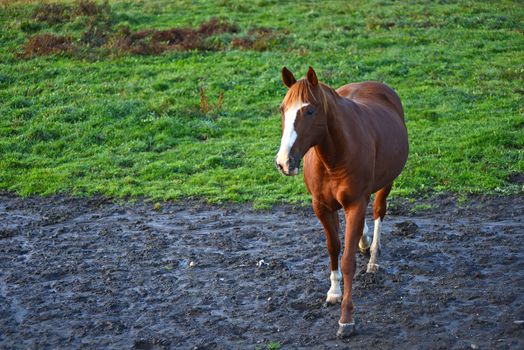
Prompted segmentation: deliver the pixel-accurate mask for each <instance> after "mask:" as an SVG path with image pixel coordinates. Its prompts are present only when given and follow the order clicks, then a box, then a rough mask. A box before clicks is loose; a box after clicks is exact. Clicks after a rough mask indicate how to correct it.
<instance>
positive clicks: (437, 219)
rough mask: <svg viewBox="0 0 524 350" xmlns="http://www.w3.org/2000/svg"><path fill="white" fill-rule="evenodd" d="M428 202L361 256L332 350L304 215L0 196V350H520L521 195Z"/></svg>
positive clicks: (323, 274)
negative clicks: (350, 304) (346, 330)
mask: <svg viewBox="0 0 524 350" xmlns="http://www.w3.org/2000/svg"><path fill="white" fill-rule="evenodd" d="M415 204H416V203H415ZM426 204H430V205H432V206H433V209H432V210H426V211H423V212H416V213H413V212H412V210H410V208H413V207H412V206H410V205H408V204H406V203H396V204H395V205H392V206H391V207H392V212H393V213H392V214H391V215H389V216H387V217H386V221H385V223H384V235H383V246H382V247H383V249H382V254H381V256H380V261H379V263H380V264H381V268H382V269H381V270H380V271H379V273H378V274H376V275H368V274H366V273H365V272H364V268H365V264H366V262H367V259H368V258H367V257H363V256H360V255H359V257H358V271H359V272H358V273H357V276H356V283H355V285H354V301H355V307H356V314H355V317H356V321H357V332H358V333H357V334H356V335H355V336H354V337H353V338H351V339H350V340H349V341H341V340H337V339H336V337H335V332H336V330H337V320H338V316H339V307H338V306H331V307H328V306H325V305H324V299H325V293H326V292H327V290H328V289H329V267H328V255H327V251H326V248H325V241H324V235H323V232H322V230H321V226H320V224H319V223H318V222H317V220H316V218H315V217H314V215H313V213H312V211H311V210H310V209H303V208H292V207H278V208H274V209H272V210H271V211H265V212H256V211H253V210H251V209H250V208H249V207H248V206H225V207H224V206H222V207H215V206H209V205H204V204H199V203H196V202H190V203H185V204H182V203H179V204H171V203H163V204H162V205H161V207H160V208H158V207H157V208H155V206H154V205H153V204H152V203H147V202H139V203H135V204H117V203H115V202H112V201H110V200H107V199H104V198H92V199H78V198H71V197H68V196H54V197H48V198H39V197H35V198H26V199H20V198H18V197H16V196H13V195H10V194H5V193H4V194H0V348H6V349H27V348H38V349H46V348H48V349H59V348H90V349H91V348H96V349H102V348H114V349H126V348H127V349H131V348H136V349H160V348H177V349H178V348H180V349H186V348H187V349H193V348H197V349H214V348H217V349H236V348H260V349H265V348H266V347H267V346H268V344H270V347H271V346H273V347H276V344H275V342H278V343H280V345H281V347H282V348H283V349H295V348H315V349H323V348H347V347H349V348H352V349H370V348H373V349H410V348H413V349H471V348H473V349H475V348H479V349H494V348H496V349H518V348H520V349H522V348H524V225H523V222H524V214H523V213H524V201H523V199H522V198H521V197H487V198H475V199H471V201H470V202H468V203H463V204H460V205H458V204H457V203H456V201H455V200H454V199H453V198H445V197H442V198H438V199H435V200H432V201H430V202H427V203H426ZM426 207H427V205H426ZM155 209H156V210H155ZM370 223H371V222H370V220H368V224H370ZM261 260H263V261H264V262H262V263H260V261H261Z"/></svg>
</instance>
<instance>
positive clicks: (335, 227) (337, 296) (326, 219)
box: [312, 200, 342, 304]
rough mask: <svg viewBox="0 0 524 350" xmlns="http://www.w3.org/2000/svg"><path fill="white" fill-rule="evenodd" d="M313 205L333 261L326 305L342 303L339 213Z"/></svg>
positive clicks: (314, 201) (316, 202)
mask: <svg viewBox="0 0 524 350" xmlns="http://www.w3.org/2000/svg"><path fill="white" fill-rule="evenodd" d="M312 204H313V210H314V211H315V214H316V215H317V217H318V219H319V220H320V222H321V223H322V226H324V231H325V232H326V243H327V248H328V252H329V259H330V261H331V264H330V267H331V275H330V277H329V279H330V280H331V287H330V288H329V291H328V292H327V296H326V303H328V304H336V303H340V301H341V300H342V290H341V288H340V282H341V280H342V274H341V273H340V269H339V268H338V256H339V254H340V238H339V237H338V231H339V228H340V223H339V219H338V211H337V210H330V209H329V208H327V207H325V206H324V205H323V204H321V203H319V202H318V201H316V200H313V203H312Z"/></svg>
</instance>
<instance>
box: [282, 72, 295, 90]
mask: <svg viewBox="0 0 524 350" xmlns="http://www.w3.org/2000/svg"><path fill="white" fill-rule="evenodd" d="M282 81H283V82H284V85H285V86H287V87H288V88H290V87H292V86H293V84H295V83H296V82H297V80H296V79H295V77H294V76H293V73H291V72H290V71H289V69H287V68H286V67H282Z"/></svg>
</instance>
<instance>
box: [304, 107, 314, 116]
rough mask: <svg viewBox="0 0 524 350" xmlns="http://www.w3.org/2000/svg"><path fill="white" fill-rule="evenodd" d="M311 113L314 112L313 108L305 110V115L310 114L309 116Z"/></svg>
mask: <svg viewBox="0 0 524 350" xmlns="http://www.w3.org/2000/svg"><path fill="white" fill-rule="evenodd" d="M313 114H315V110H314V109H313V108H308V109H307V110H306V115H307V116H310V117H311V116H312V115H313Z"/></svg>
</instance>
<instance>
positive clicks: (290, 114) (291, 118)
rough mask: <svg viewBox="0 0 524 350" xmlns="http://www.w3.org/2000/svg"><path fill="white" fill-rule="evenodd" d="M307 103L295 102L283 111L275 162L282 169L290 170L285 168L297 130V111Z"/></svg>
mask: <svg viewBox="0 0 524 350" xmlns="http://www.w3.org/2000/svg"><path fill="white" fill-rule="evenodd" d="M308 104H309V103H302V104H296V105H294V106H292V107H290V108H288V109H287V110H286V111H285V112H284V132H283V133H282V139H281V141H280V149H279V150H278V153H277V163H278V164H280V165H281V166H282V167H283V169H284V171H289V170H291V169H287V168H288V166H289V152H290V151H291V147H293V144H294V143H295V141H296V140H297V132H296V131H295V120H296V119H297V113H298V111H299V110H300V109H301V108H302V107H305V106H307V105H308Z"/></svg>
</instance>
